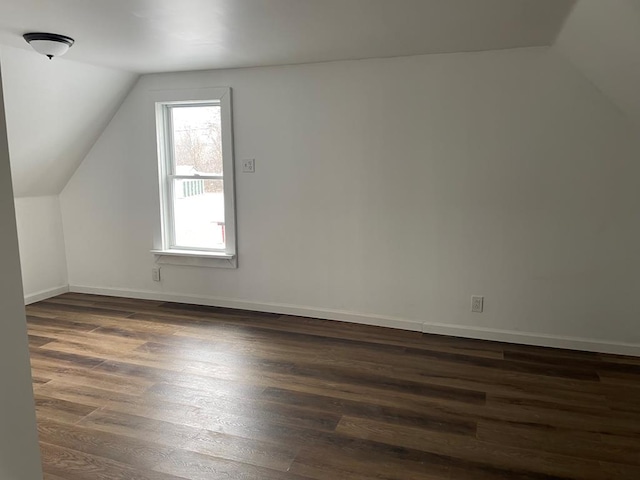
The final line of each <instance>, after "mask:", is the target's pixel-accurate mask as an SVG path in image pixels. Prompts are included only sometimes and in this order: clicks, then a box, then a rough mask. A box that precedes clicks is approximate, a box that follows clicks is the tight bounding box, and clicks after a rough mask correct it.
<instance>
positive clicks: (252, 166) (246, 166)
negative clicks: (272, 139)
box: [242, 158, 256, 173]
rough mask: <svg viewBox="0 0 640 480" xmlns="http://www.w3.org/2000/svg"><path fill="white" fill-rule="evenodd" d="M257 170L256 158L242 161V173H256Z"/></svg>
mask: <svg viewBox="0 0 640 480" xmlns="http://www.w3.org/2000/svg"><path fill="white" fill-rule="evenodd" d="M255 171H256V161H255V159H254V158H250V159H248V160H243V161H242V173H254V172H255Z"/></svg>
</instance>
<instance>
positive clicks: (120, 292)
mask: <svg viewBox="0 0 640 480" xmlns="http://www.w3.org/2000/svg"><path fill="white" fill-rule="evenodd" d="M69 291H70V292H75V293H88V294H94V295H106V296H111V297H125V298H139V299H143V300H158V301H165V302H178V303H187V304H193V305H208V306H214V307H225V308H236V309H239V310H252V311H258V312H269V313H279V314H281V315H295V316H301V317H311V318H321V319H325V320H337V321H341V322H350V323H359V324H364V325H373V326H378V327H388V328H397V329H401V330H410V331H414V332H423V333H432V334H437V335H448V336H453V337H463V338H474V339H481V340H491V341H496V342H508V343H517V344H523V345H536V346H542V347H553V348H565V349H569V350H584V351H589V352H600V353H613V354H618V355H633V356H640V344H634V343H623V342H611V341H601V340H596V339H589V338H579V337H566V336H560V335H546V334H538V333H529V332H517V331H513V330H499V329H489V328H477V327H467V326H461V325H449V324H441V323H430V322H419V321H414V320H406V319H402V318H394V317H384V316H380V315H369V314H362V313H354V312H347V311H342V310H328V309H318V308H311V307H303V306H300V305H287V304H277V303H263V302H248V301H245V300H238V299H230V298H216V297H204V296H198V295H188V294H177V293H165V292H154V291H150V290H132V289H118V288H103V287H86V286H80V285H70V286H69ZM61 293H62V292H61Z"/></svg>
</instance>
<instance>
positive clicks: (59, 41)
mask: <svg viewBox="0 0 640 480" xmlns="http://www.w3.org/2000/svg"><path fill="white" fill-rule="evenodd" d="M23 37H24V39H25V40H26V41H27V43H28V44H29V45H31V46H32V47H33V49H34V50H35V51H36V52H38V53H41V54H42V55H46V56H47V57H49V60H51V59H52V58H53V57H59V56H61V55H64V54H65V53H67V50H69V47H70V46H71V45H73V42H74V41H75V40H74V39H73V38H71V37H67V36H65V35H58V34H57V33H42V32H35V33H25V34H24V35H23Z"/></svg>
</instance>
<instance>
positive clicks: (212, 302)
mask: <svg viewBox="0 0 640 480" xmlns="http://www.w3.org/2000/svg"><path fill="white" fill-rule="evenodd" d="M69 291H70V292H74V293H91V294H95V295H107V296H110V297H127V298H139V299H142V300H159V301H164V302H177V303H188V304H192V305H208V306H211V307H225V308H237V309H238V310H251V311H256V312H269V313H279V314H281V315H295V316H299V317H310V318H322V319H324V320H337V321H339V322H349V323H360V324H364V325H374V326H376V327H389V328H397V329H400V330H411V331H414V332H421V331H422V323H421V322H418V321H411V320H405V319H401V318H392V317H382V316H379V315H365V314H360V313H353V312H347V311H342V310H328V309H317V308H310V307H303V306H300V305H287V304H281V303H263V302H248V301H246V300H238V299H233V298H218V297H203V296H198V295H188V294H178V293H164V292H153V291H150V290H130V289H121V288H102V287H84V286H79V285H70V286H69Z"/></svg>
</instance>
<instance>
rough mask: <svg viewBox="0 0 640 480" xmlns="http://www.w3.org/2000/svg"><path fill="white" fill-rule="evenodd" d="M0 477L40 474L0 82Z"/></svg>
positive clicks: (15, 479) (25, 478)
mask: <svg viewBox="0 0 640 480" xmlns="http://www.w3.org/2000/svg"><path fill="white" fill-rule="evenodd" d="M0 224H1V225H2V227H1V228H0V262H1V264H2V268H0V305H1V306H2V313H0V379H2V388H0V478H1V479H2V480H37V479H42V471H41V467H40V451H39V450H38V437H37V433H36V418H35V409H34V402H33V390H32V387H31V370H30V366H29V350H28V345H27V325H26V321H25V314H24V304H23V302H22V286H21V282H20V258H19V256H18V238H17V234H16V221H15V211H14V207H13V192H12V186H11V170H10V167H9V149H8V145H7V134H6V122H5V117H4V102H3V100H2V88H1V86H0Z"/></svg>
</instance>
